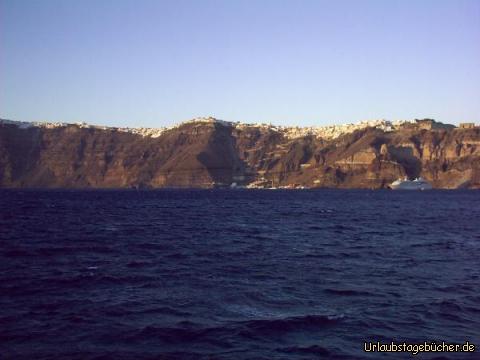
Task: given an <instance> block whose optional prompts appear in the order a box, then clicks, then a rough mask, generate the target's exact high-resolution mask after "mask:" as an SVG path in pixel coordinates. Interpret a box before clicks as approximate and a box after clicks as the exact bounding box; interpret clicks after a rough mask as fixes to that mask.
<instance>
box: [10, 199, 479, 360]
mask: <svg viewBox="0 0 480 360" xmlns="http://www.w3.org/2000/svg"><path fill="white" fill-rule="evenodd" d="M365 341H367V342H375V343H376V342H381V343H385V344H387V343H391V342H392V341H394V342H396V343H403V342H405V343H411V344H419V343H423V342H425V341H426V342H429V343H431V342H436V343H442V341H445V342H446V343H449V344H450V343H458V344H464V343H465V342H466V341H469V343H470V344H474V345H476V350H477V351H476V352H473V353H471V352H470V353H466V352H464V353H448V352H441V353H440V352H436V353H421V354H419V355H416V358H419V359H432V358H436V359H479V358H480V191H425V192H395V191H369V190H364V191H361V190H318V191H314V190H303V191H302V190H297V191H282V190H276V191H273V190H263V191H262V190H258V191H254V190H252V191H247V190H245V191H243V190H237V191H228V190H159V191H135V190H132V191H130V190H129V191H106V190H97V191H65V190H62V191H59V190H50V191H36V190H28V191H25V190H2V191H0V359H2V360H3V359H268V360H270V359H288V360H294V359H383V358H388V359H410V358H412V357H414V356H413V355H411V354H410V353H408V352H407V353H394V354H391V353H378V352H377V353H373V352H365V351H364V342H365Z"/></svg>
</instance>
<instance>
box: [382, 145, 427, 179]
mask: <svg viewBox="0 0 480 360" xmlns="http://www.w3.org/2000/svg"><path fill="white" fill-rule="evenodd" d="M388 150H389V153H390V156H391V157H392V160H394V161H396V162H398V163H399V164H400V165H402V166H403V168H404V169H405V173H406V174H407V176H408V177H409V178H417V177H419V176H420V173H421V172H422V163H421V161H420V159H418V158H417V157H416V156H415V155H414V153H413V149H412V148H411V147H408V146H389V149H388Z"/></svg>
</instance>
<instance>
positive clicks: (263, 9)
mask: <svg viewBox="0 0 480 360" xmlns="http://www.w3.org/2000/svg"><path fill="white" fill-rule="evenodd" d="M210 115H212V116H215V117H217V118H220V119H224V120H229V121H242V122H271V123H274V124H283V125H326V124H338V123H348V122H357V121H360V120H365V119H378V118H386V119H390V120H395V119H413V118H424V117H431V118H434V119H436V120H439V121H443V122H449V123H454V124H457V123H458V122H463V121H475V122H477V123H480V1H479V0H398V1H396V0H328V1H322V0H312V1H309V0H285V1H284V0H213V1H212V0H156V1H149V0H80V1H75V0H41V1H40V0H35V1H33V0H31V1H27V0H0V117H2V118H7V119H13V120H26V121H47V120H49V121H65V122H76V121H86V122H88V123H92V124H105V125H118V126H151V127H157V126H164V125H171V124H174V123H177V122H179V121H183V120H187V119H190V118H193V117H197V116H210Z"/></svg>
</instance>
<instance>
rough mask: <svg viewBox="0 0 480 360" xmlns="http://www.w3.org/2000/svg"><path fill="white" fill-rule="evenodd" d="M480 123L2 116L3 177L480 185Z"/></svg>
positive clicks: (147, 183) (72, 182)
mask: <svg viewBox="0 0 480 360" xmlns="http://www.w3.org/2000/svg"><path fill="white" fill-rule="evenodd" d="M479 132H480V130H479V129H478V128H474V129H448V128H442V127H438V128H436V129H431V130H425V129H421V128H419V127H417V126H416V124H415V123H413V122H397V123H391V122H388V121H386V120H378V121H370V122H362V123H359V124H353V125H341V126H331V127H318V128H312V127H310V128H296V127H280V126H273V125H269V124H241V123H231V122H226V121H222V120H217V119H214V118H198V119H194V120H191V121H188V122H185V123H182V124H180V125H177V126H173V127H170V128H161V129H152V128H115V127H100V126H92V125H88V124H85V123H81V124H64V123H21V122H12V121H1V122H0V186H2V187H202V188H209V187H215V186H230V185H231V184H232V183H234V182H235V183H236V184H237V185H240V186H246V185H249V184H259V186H269V187H271V186H274V187H279V186H282V187H283V186H294V185H295V186H305V187H338V188H384V187H387V186H388V185H389V184H390V183H391V182H393V181H394V180H396V179H397V178H403V177H409V178H413V177H418V176H422V177H424V178H425V179H427V180H428V181H429V182H431V183H432V184H433V186H434V187H436V188H459V187H467V188H476V187H480V186H479V184H480V175H479V168H480V134H479Z"/></svg>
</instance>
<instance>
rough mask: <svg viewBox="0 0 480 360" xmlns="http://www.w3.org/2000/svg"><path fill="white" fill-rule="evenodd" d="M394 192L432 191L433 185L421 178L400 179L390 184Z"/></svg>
mask: <svg viewBox="0 0 480 360" xmlns="http://www.w3.org/2000/svg"><path fill="white" fill-rule="evenodd" d="M390 189H392V190H431V189H432V185H431V184H430V183H429V182H428V181H426V180H425V179H423V178H421V177H419V178H416V179H415V180H408V179H407V178H405V179H403V180H402V179H398V180H395V181H394V182H393V183H391V184H390Z"/></svg>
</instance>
